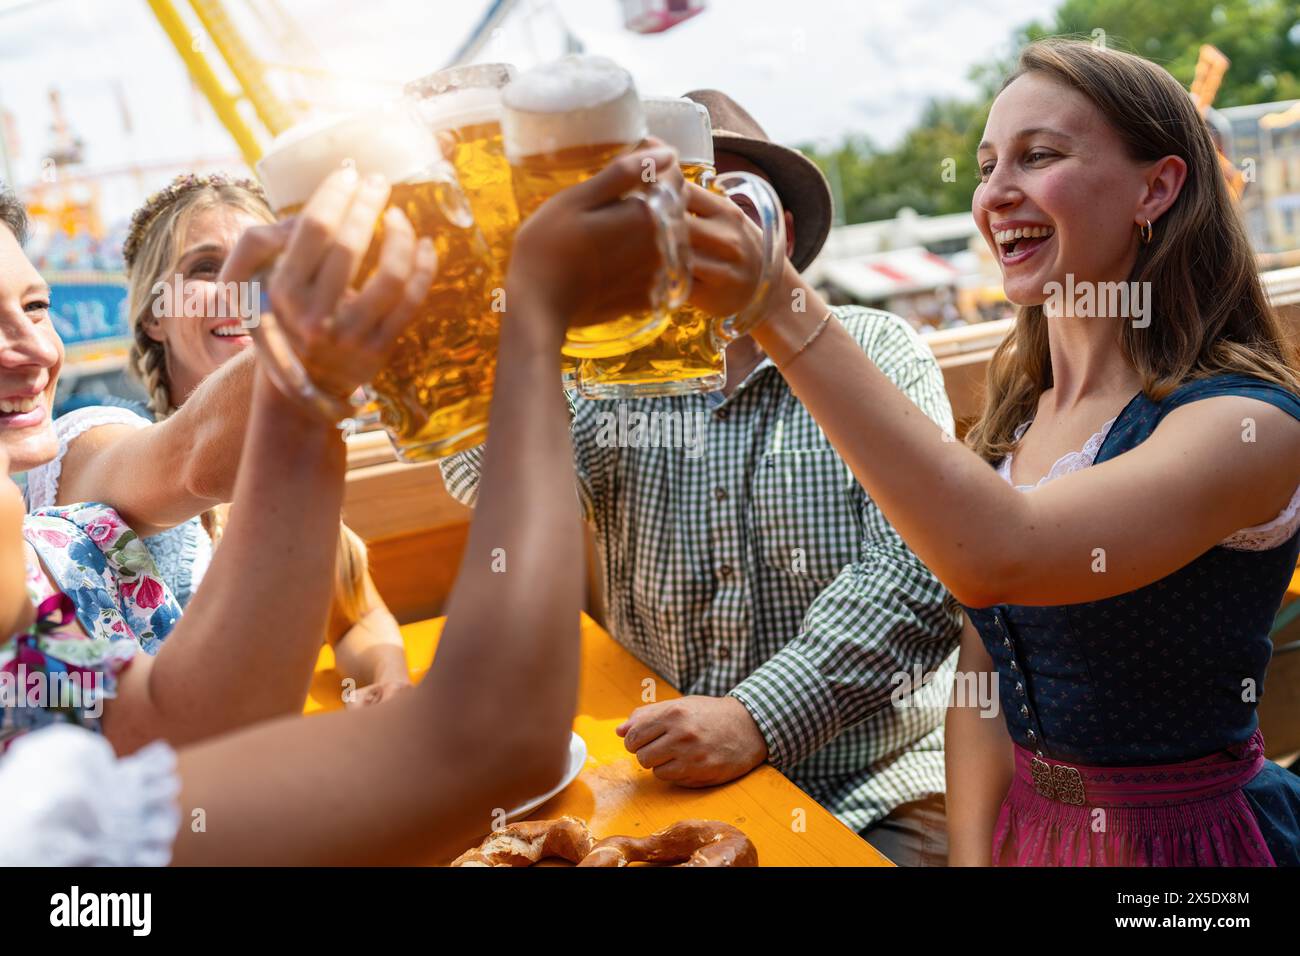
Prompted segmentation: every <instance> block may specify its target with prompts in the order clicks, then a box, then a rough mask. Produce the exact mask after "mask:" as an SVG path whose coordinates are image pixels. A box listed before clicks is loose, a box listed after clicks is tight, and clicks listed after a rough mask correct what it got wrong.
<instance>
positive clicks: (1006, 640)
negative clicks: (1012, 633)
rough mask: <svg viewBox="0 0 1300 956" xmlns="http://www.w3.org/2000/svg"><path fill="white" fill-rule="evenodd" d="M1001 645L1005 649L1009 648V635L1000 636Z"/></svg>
mask: <svg viewBox="0 0 1300 956" xmlns="http://www.w3.org/2000/svg"><path fill="white" fill-rule="evenodd" d="M1002 646H1003V647H1005V648H1006V649H1007V650H1011V638H1009V637H1004V638H1002Z"/></svg>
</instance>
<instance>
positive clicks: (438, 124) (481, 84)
mask: <svg viewBox="0 0 1300 956" xmlns="http://www.w3.org/2000/svg"><path fill="white" fill-rule="evenodd" d="M514 75H515V70H514V67H512V66H510V64H508V63H484V64H477V65H474V66H457V67H452V68H450V69H446V70H439V71H438V72H437V73H431V74H429V75H428V76H425V77H421V78H420V79H418V80H413V81H412V82H410V83H408V84H406V89H405V92H406V96H407V97H408V98H409V99H411V101H412V102H413V103H414V104H415V110H416V114H417V115H418V116H419V117H420V118H421V119H422V120H423V121H424V122H425V123H426V124H427V125H428V126H429V128H430V129H431V130H432V131H433V132H434V135H435V136H436V137H437V140H438V145H439V147H440V148H441V149H442V154H443V156H445V157H446V158H447V161H448V162H450V163H451V164H452V166H453V167H454V168H455V170H456V178H457V179H459V180H460V185H461V188H462V189H464V190H465V195H466V196H467V197H468V198H469V204H470V208H471V209H473V211H474V220H475V221H476V222H477V223H478V227H479V230H480V231H481V232H482V233H483V238H484V239H486V240H487V244H488V248H489V249H491V251H492V258H493V261H494V262H495V263H496V264H497V268H498V271H499V273H500V276H501V281H502V282H503V283H504V281H505V274H506V269H507V268H508V266H509V261H510V249H511V247H512V246H513V245H514V241H515V233H516V232H517V231H518V230H519V207H518V205H517V204H516V202H515V194H514V188H513V185H512V182H511V174H510V164H509V163H508V162H507V161H506V155H505V146H504V144H503V142H502V136H501V90H502V88H504V87H505V86H506V85H507V84H509V83H510V81H511V80H512V79H513V78H514ZM560 364H561V375H562V383H563V385H564V387H565V388H576V387H577V375H578V362H577V360H576V359H573V358H570V357H569V356H567V355H563V356H561V358H560Z"/></svg>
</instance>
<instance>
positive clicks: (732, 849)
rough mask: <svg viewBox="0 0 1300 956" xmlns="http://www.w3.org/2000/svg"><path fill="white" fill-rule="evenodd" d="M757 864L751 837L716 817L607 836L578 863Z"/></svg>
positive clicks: (595, 864) (587, 864) (581, 864)
mask: <svg viewBox="0 0 1300 956" xmlns="http://www.w3.org/2000/svg"><path fill="white" fill-rule="evenodd" d="M629 863H669V864H672V865H674V866H758V850H757V849H755V848H754V844H753V843H752V842H750V839H749V837H747V836H745V834H743V833H741V832H740V831H739V830H737V829H736V828H735V827H733V826H729V825H728V824H726V823H720V822H718V821H717V820H682V821H680V822H679V823H674V824H673V825H672V826H670V827H665V828H664V829H662V830H659V831H658V832H656V833H652V834H650V835H649V836H647V837H626V836H612V837H606V838H605V839H603V840H601V841H600V842H599V843H597V844H596V845H595V846H593V847H592V848H591V852H590V853H588V854H587V856H586V857H585V858H584V859H583V860H582V862H580V863H579V864H578V866H627V865H628V864H629Z"/></svg>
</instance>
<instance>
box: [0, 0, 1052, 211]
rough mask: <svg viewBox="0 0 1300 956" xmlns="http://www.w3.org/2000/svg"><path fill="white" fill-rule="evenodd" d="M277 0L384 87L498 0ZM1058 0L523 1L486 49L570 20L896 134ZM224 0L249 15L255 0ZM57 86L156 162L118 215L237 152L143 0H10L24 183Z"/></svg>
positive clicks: (1, 27) (527, 51) (462, 33)
mask: <svg viewBox="0 0 1300 956" xmlns="http://www.w3.org/2000/svg"><path fill="white" fill-rule="evenodd" d="M260 2H261V3H262V4H263V5H264V6H265V5H266V2H267V0H260ZM277 2H278V5H279V7H280V8H282V9H283V10H285V11H287V12H288V13H289V14H290V15H291V16H292V17H293V18H294V20H295V21H296V22H297V23H298V24H299V26H300V28H301V35H303V36H305V37H306V38H307V39H308V40H309V41H310V42H311V43H312V44H313V45H314V46H315V47H316V48H317V49H318V50H319V51H320V52H321V55H322V56H323V57H324V59H325V61H326V62H327V63H329V64H330V66H331V68H337V69H338V70H339V71H340V72H342V73H345V74H347V75H348V76H353V77H365V78H367V79H368V80H373V81H375V84H382V83H385V82H388V83H392V84H400V83H401V82H402V81H405V80H407V79H411V78H413V77H415V76H418V75H421V74H423V73H426V72H429V71H431V70H434V69H437V68H439V67H440V66H442V65H444V63H445V61H446V59H447V58H448V57H449V56H450V55H451V53H452V52H453V51H454V50H455V49H456V48H457V47H458V46H459V45H460V43H461V42H462V41H463V39H464V38H465V37H466V35H467V34H468V33H469V31H470V29H471V27H472V26H473V25H474V23H475V22H476V21H477V20H478V18H479V16H480V14H481V12H482V10H483V9H485V8H486V7H487V2H486V0H432V2H430V0H424V2H415V0H365V2H362V3H358V2H356V0H351V2H344V0H277ZM1057 2H1058V0H1013V2H1005V0H893V2H885V0H880V2H878V0H708V9H707V10H706V11H705V12H704V13H703V14H701V15H700V16H698V17H696V18H695V19H694V20H691V21H689V22H687V23H685V24H682V25H681V26H679V27H677V28H675V29H673V30H671V31H669V32H667V33H665V34H661V35H656V36H638V35H636V34H632V33H630V32H628V31H626V30H624V29H623V28H622V21H621V9H620V5H619V3H618V0H523V2H522V3H521V4H520V7H519V10H518V12H516V13H515V14H514V15H513V16H512V17H511V19H510V21H508V23H507V25H506V27H505V29H504V30H503V31H502V34H501V35H500V36H499V37H498V38H497V40H496V41H495V43H494V47H493V48H492V49H489V50H488V51H487V54H486V56H484V57H481V58H487V59H506V60H510V61H512V62H515V63H517V64H519V65H520V66H527V65H529V64H530V63H532V62H536V61H538V60H541V59H548V58H550V57H551V56H554V55H555V54H557V53H558V52H560V38H561V37H562V36H563V26H562V24H566V25H567V27H568V28H569V29H570V30H571V31H572V33H573V34H575V35H576V36H578V37H579V39H581V41H582V42H583V44H584V45H585V46H586V48H587V50H588V51H589V52H593V53H602V54H605V55H608V56H611V57H613V58H614V59H616V60H618V61H619V62H621V63H622V64H623V65H624V66H626V67H627V68H628V69H629V70H631V71H632V73H633V75H634V76H635V77H636V80H637V85H638V88H639V89H640V90H641V91H642V92H643V93H645V94H674V95H675V94H680V93H682V92H685V91H686V90H688V89H692V88H697V87H717V88H720V89H724V90H726V91H727V92H729V93H731V94H732V95H733V96H734V97H735V98H736V99H737V100H738V101H739V102H741V103H742V104H743V105H745V106H746V107H747V108H748V109H749V110H750V112H752V113H753V114H754V115H755V116H756V118H757V119H758V120H759V121H760V122H761V123H763V125H764V126H765V127H766V128H767V130H768V132H769V134H771V135H772V136H773V138H775V139H778V140H782V141H785V142H804V141H817V140H821V141H829V140H838V139H839V138H840V137H841V136H843V135H844V134H846V133H865V134H867V135H869V136H871V137H872V138H873V139H875V140H877V141H878V142H882V143H889V142H891V141H893V140H895V139H896V138H897V137H898V136H899V135H900V134H901V133H902V132H903V131H904V130H905V129H906V128H907V127H908V126H909V125H910V124H911V123H912V122H913V121H914V120H915V118H916V116H917V114H918V112H919V110H920V108H921V106H922V105H923V104H924V102H925V100H926V99H927V98H928V97H930V96H936V95H963V94H966V93H969V92H970V90H971V87H970V83H969V80H968V72H969V68H970V66H971V65H972V64H974V63H976V62H979V61H982V60H986V59H988V58H989V57H990V56H993V55H997V54H1004V53H1006V52H1008V50H1009V41H1010V37H1011V34H1012V32H1013V30H1014V28H1015V27H1017V26H1020V25H1022V24H1024V23H1026V22H1028V21H1029V20H1032V19H1035V18H1042V17H1044V16H1045V15H1046V14H1047V13H1049V12H1050V11H1051V10H1052V9H1053V8H1054V7H1055V6H1056V5H1057ZM227 4H228V6H229V7H230V8H231V9H232V10H233V11H236V12H240V11H242V10H243V9H244V8H245V5H246V0H227ZM52 86H53V87H57V88H58V90H59V92H60V95H61V97H62V100H63V103H64V107H65V111H66V114H67V116H68V119H69V121H70V122H71V125H72V126H73V128H74V129H75V130H76V131H77V133H78V134H79V135H80V136H81V137H82V138H83V139H84V140H85V141H86V144H87V148H86V160H87V166H88V167H89V168H90V169H92V170H105V169H121V168H123V167H128V168H130V167H135V168H138V169H140V170H141V171H139V172H137V173H135V174H131V175H125V174H123V175H118V176H114V177H110V178H109V179H107V180H105V181H104V187H103V188H104V190H105V194H104V196H103V203H104V205H105V207H106V211H107V212H108V213H109V215H110V216H114V215H115V214H117V212H118V210H119V208H120V207H126V208H128V209H129V207H130V205H133V204H134V203H135V202H136V201H137V200H138V196H139V194H140V193H141V191H142V190H144V191H147V190H149V189H152V188H154V187H155V186H157V185H158V184H159V183H161V182H163V181H165V180H166V179H167V178H169V176H170V174H171V169H167V168H164V167H166V166H169V165H173V164H176V165H182V166H183V165H185V164H187V163H193V162H194V161H196V160H198V159H200V158H202V159H207V160H212V161H214V162H216V163H217V164H219V165H226V166H230V167H232V168H238V167H239V166H240V163H239V160H238V153H237V151H236V149H235V148H234V145H233V143H232V141H231V139H230V137H229V136H228V134H227V133H226V132H225V129H224V128H223V127H222V126H221V124H220V123H219V122H217V120H216V118H215V117H214V116H213V114H212V112H211V110H210V109H209V107H208V105H207V103H206V102H205V101H203V100H202V98H201V97H199V96H198V95H197V94H196V93H195V92H194V89H193V87H192V85H191V84H190V82H189V79H188V77H187V74H186V72H185V69H184V66H183V65H182V63H181V62H180V59H179V58H178V57H177V55H176V53H175V52H174V51H173V49H172V48H171V46H170V45H169V43H168V42H167V40H166V38H165V37H164V35H163V33H162V30H161V28H160V27H159V26H158V24H157V23H156V22H155V21H154V19H153V17H152V14H151V13H150V10H149V7H148V5H147V4H146V3H145V0H36V2H33V0H0V107H3V108H4V109H5V110H7V111H8V112H9V113H10V114H12V116H13V120H14V125H15V126H16V129H17V133H18V139H19V143H18V146H19V152H18V155H17V156H16V157H13V168H14V173H15V179H16V180H17V182H18V183H19V184H20V185H21V184H23V183H25V182H29V181H31V180H32V179H33V178H35V177H37V176H39V174H40V169H41V159H42V157H43V155H44V152H45V151H46V150H47V149H48V148H49V139H50V138H49V135H48V126H49V123H50V119H51V114H50V109H49V102H48V90H49V89H50V88H51V87H52ZM380 88H381V86H380V85H372V86H371V87H369V89H372V90H377V89H380ZM123 104H126V108H127V110H128V111H129V113H130V130H129V131H128V130H127V129H126V127H125V123H124V116H123V109H122V105H123Z"/></svg>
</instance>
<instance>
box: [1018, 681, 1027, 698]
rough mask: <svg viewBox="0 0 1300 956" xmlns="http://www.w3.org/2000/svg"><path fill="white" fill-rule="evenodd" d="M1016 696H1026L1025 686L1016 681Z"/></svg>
mask: <svg viewBox="0 0 1300 956" xmlns="http://www.w3.org/2000/svg"><path fill="white" fill-rule="evenodd" d="M1016 696H1017V697H1024V696H1025V685H1024V684H1022V683H1020V681H1016Z"/></svg>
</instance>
